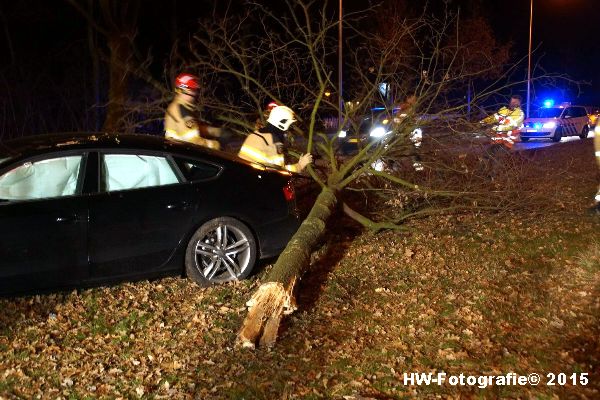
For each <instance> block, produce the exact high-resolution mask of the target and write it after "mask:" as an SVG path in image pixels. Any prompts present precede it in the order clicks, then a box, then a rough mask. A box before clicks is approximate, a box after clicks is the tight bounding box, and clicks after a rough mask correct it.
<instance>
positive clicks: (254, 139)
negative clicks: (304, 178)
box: [238, 132, 299, 172]
mask: <svg viewBox="0 0 600 400" xmlns="http://www.w3.org/2000/svg"><path fill="white" fill-rule="evenodd" d="M238 155H239V156H240V158H243V159H244V160H248V161H254V162H258V163H261V164H271V165H276V166H278V167H281V168H285V169H287V170H288V171H290V172H298V171H299V168H298V164H288V165H285V157H284V155H283V153H280V152H279V151H278V149H277V144H276V143H274V142H273V135H272V134H270V133H262V132H253V133H251V134H249V135H248V136H247V137H246V140H244V144H243V145H242V148H241V149H240V152H239V154H238Z"/></svg>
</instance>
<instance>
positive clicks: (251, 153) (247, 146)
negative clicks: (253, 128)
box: [239, 106, 313, 172]
mask: <svg viewBox="0 0 600 400" xmlns="http://www.w3.org/2000/svg"><path fill="white" fill-rule="evenodd" d="M294 122H296V118H295V116H294V112H293V111H292V109H291V108H289V107H286V106H276V107H273V109H272V110H271V112H270V113H269V118H268V119H267V124H266V126H265V127H264V128H261V129H260V130H259V131H257V132H252V133H251V134H249V135H248V136H247V137H246V140H245V141H244V144H243V145H242V148H241V149H240V152H239V156H240V157H241V158H243V159H245V160H248V161H255V162H259V163H261V164H272V165H277V166H279V167H282V168H285V169H287V170H288V171H290V172H301V171H302V170H303V169H304V168H305V167H306V166H307V165H308V164H310V163H312V161H313V157H312V155H311V154H303V155H302V156H300V159H299V160H298V162H297V163H296V164H287V165H286V163H285V145H284V143H285V134H286V132H287V131H288V129H289V128H290V126H291V125H292V124H293V123H294Z"/></svg>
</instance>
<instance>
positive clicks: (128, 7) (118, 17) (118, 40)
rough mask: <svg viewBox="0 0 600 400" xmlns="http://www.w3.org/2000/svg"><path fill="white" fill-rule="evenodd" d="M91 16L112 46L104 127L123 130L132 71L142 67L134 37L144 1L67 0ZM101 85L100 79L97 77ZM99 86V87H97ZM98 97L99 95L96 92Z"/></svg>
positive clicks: (91, 42) (93, 55)
mask: <svg viewBox="0 0 600 400" xmlns="http://www.w3.org/2000/svg"><path fill="white" fill-rule="evenodd" d="M67 1H68V2H69V3H70V4H71V5H72V6H73V7H75V8H76V9H77V10H78V11H80V12H81V14H82V15H83V16H84V17H85V18H86V19H87V21H88V23H89V24H90V26H91V27H92V28H93V29H94V30H95V31H96V32H98V33H100V34H101V35H102V36H104V38H105V39H106V44H107V47H108V50H109V51H108V56H107V57H106V58H107V61H108V70H109V74H108V75H109V89H108V109H107V115H106V119H105V120H104V125H103V128H102V129H103V130H104V131H106V132H117V131H122V130H123V129H124V128H125V126H126V114H127V103H128V100H129V93H130V88H129V83H130V79H131V77H132V71H133V70H136V69H138V67H139V64H141V63H140V62H139V61H136V60H134V56H135V54H136V52H135V46H134V39H135V36H136V33H137V19H138V16H139V8H140V1H139V0H130V1H126V2H122V1H118V0H99V1H97V2H93V1H90V2H87V4H85V3H84V2H83V1H79V0H67ZM93 37H94V35H93V33H92V32H88V38H89V41H90V47H93V48H91V52H92V59H93V62H94V74H95V75H96V74H97V68H98V65H97V60H96V58H95V57H96V56H97V54H95V52H96V51H97V50H96V48H95V47H96V43H95V41H94V40H93ZM95 84H96V85H97V84H98V83H97V79H96V80H95ZM96 90H97V88H96ZM96 98H97V96H96Z"/></svg>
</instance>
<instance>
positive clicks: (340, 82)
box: [338, 0, 344, 129]
mask: <svg viewBox="0 0 600 400" xmlns="http://www.w3.org/2000/svg"><path fill="white" fill-rule="evenodd" d="M343 106H344V101H343V99H342V0H340V11H339V21H338V107H339V108H338V129H342V108H343Z"/></svg>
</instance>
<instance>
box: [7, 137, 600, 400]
mask: <svg viewBox="0 0 600 400" xmlns="http://www.w3.org/2000/svg"><path fill="white" fill-rule="evenodd" d="M583 144H585V143H583ZM572 155H573V156H574V157H575V156H577V154H576V153H573V154H572ZM575 158H576V159H578V158H577V157H575ZM569 168H571V167H569ZM572 168H579V167H578V165H577V164H573V167H572ZM586 170H587V169H586V168H581V171H582V173H585V171H586ZM575 172H576V171H575ZM575 172H573V171H571V170H567V171H565V172H564V173H565V174H567V175H568V174H574V173H575ZM559 178H560V179H559ZM540 179H541V178H540ZM544 179H546V178H544ZM578 182H580V181H578V180H576V179H566V176H561V177H557V180H556V182H554V181H552V182H546V183H547V185H546V186H544V187H548V188H551V190H552V191H553V192H552V193H549V194H548V196H547V197H549V196H551V195H552V196H553V195H554V194H553V193H554V192H558V193H560V194H561V201H563V202H565V203H567V204H574V205H577V206H574V208H572V209H553V210H552V211H551V212H545V213H541V212H536V213H535V214H534V215H533V214H532V211H531V210H527V209H517V210H514V212H511V213H507V212H502V213H479V214H462V215H459V216H450V217H446V216H439V217H431V218H428V219H421V220H417V221H412V222H410V227H411V232H412V233H411V234H400V233H394V232H385V233H381V234H378V235H372V234H357V235H350V234H348V232H350V231H353V232H356V228H355V227H353V226H350V227H347V226H346V225H345V224H342V223H341V221H340V223H338V224H337V226H338V228H339V229H340V230H341V232H340V231H333V232H332V233H331V235H332V239H331V242H332V243H339V242H340V241H343V243H339V244H340V246H343V248H344V249H345V250H344V252H343V254H336V255H335V257H334V258H335V260H333V261H332V260H329V261H331V263H327V262H322V263H321V262H317V263H315V268H319V270H318V271H314V270H313V271H309V276H307V277H306V279H304V280H302V281H301V282H300V286H299V291H300V296H299V307H300V308H299V310H298V311H297V312H296V313H295V314H293V315H292V316H290V317H288V318H286V319H285V320H284V327H283V328H282V329H281V331H280V333H279V339H278V342H277V345H276V346H275V348H273V349H271V350H267V349H258V350H256V351H254V352H252V351H246V350H241V349H235V348H234V341H235V334H236V332H237V328H238V327H239V324H240V322H241V320H242V319H243V317H244V316H245V310H244V303H245V301H246V300H248V299H249V298H250V296H251V294H252V293H253V290H254V289H255V288H256V285H257V284H258V282H259V280H260V278H261V277H263V276H264V271H263V272H259V273H258V274H257V275H256V276H255V278H254V279H253V280H249V281H246V282H242V283H239V284H227V285H223V286H217V287H210V288H200V287H198V286H197V285H195V284H193V283H191V282H189V281H187V280H185V279H181V278H168V279H163V280H160V281H155V282H137V283H132V284H123V285H118V286H114V287H110V288H96V289H90V290H84V291H80V292H72V293H68V294H59V295H47V296H34V297H24V298H16V299H2V300H0V308H1V309H3V310H5V311H4V313H2V314H0V397H7V398H11V397H16V398H33V397H35V396H41V397H44V398H45V397H50V398H56V397H61V396H62V397H65V398H86V397H87V398H115V397H119V396H120V397H126V398H135V397H138V395H137V393H136V388H138V387H141V388H143V389H144V395H143V398H202V399H261V400H262V399H320V398H332V399H342V398H343V396H347V398H355V399H359V398H364V399H409V398H432V399H433V398H440V397H441V398H460V397H464V398H548V399H550V398H557V397H558V398H583V397H584V396H585V397H587V398H596V397H597V394H598V390H600V387H599V385H600V372H598V371H600V369H599V368H598V366H600V361H599V355H598V353H597V349H598V346H599V344H598V338H599V337H600V331H599V329H600V328H599V327H600V323H599V320H600V312H599V311H598V307H597V298H598V294H600V293H599V292H600V239H599V234H598V232H600V220H595V219H592V218H591V217H589V216H586V215H585V213H584V206H583V204H582V202H581V201H578V199H579V198H580V197H581V196H584V195H587V194H585V193H584V192H586V190H587V191H589V190H588V189H589V188H582V187H580V186H582V185H581V184H580V183H578ZM346 228H349V229H347V230H346ZM323 253H331V252H330V251H326V252H323ZM325 261H328V260H325ZM225 307H226V308H225ZM50 315H54V317H53V318H50ZM134 360H135V362H136V364H134ZM434 370H435V371H445V372H447V373H449V374H450V373H452V374H459V373H461V372H462V373H465V374H470V375H479V374H482V373H485V374H492V373H497V374H501V373H502V374H506V373H507V372H509V371H518V372H521V373H528V372H538V373H542V372H555V373H556V372H565V373H572V372H588V373H590V384H589V385H588V386H586V387H584V386H581V385H579V386H565V387H547V386H545V385H540V386H537V387H531V386H511V387H500V386H495V387H489V388H486V389H479V388H474V387H460V386H449V385H444V386H441V387H440V386H437V385H434V386H429V387H428V386H405V385H403V383H402V376H403V374H404V373H405V372H406V373H410V372H428V371H434ZM19 371H21V372H19ZM65 376H71V377H72V380H73V386H71V387H67V386H65V385H63V384H62V383H63V378H64V377H65ZM373 376H375V378H373ZM165 382H168V388H167V386H166V385H165ZM92 386H95V387H96V390H95V391H93V392H92V391H91V389H90V387H92Z"/></svg>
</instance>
